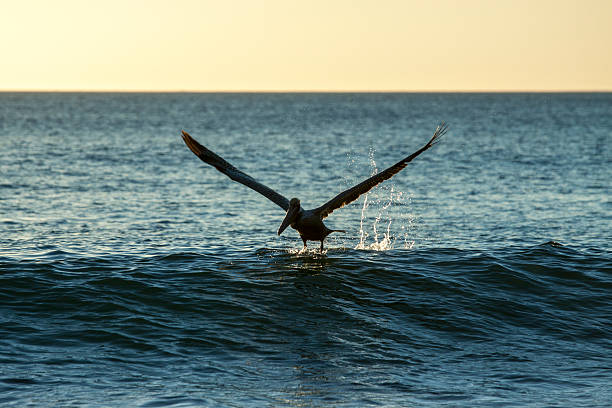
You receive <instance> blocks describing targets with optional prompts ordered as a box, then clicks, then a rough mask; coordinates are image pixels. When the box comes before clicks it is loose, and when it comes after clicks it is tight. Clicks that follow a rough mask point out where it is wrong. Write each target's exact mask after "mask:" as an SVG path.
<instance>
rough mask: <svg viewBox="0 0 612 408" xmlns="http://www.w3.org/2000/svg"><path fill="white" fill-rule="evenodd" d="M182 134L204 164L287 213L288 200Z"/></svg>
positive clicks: (186, 134) (188, 145) (184, 133)
mask: <svg viewBox="0 0 612 408" xmlns="http://www.w3.org/2000/svg"><path fill="white" fill-rule="evenodd" d="M182 133H183V141H184V142H185V144H186V145H187V147H189V149H190V150H191V151H192V152H193V153H194V154H195V155H196V156H198V157H199V158H200V160H202V161H203V162H204V163H207V164H210V165H211V166H213V167H215V168H216V169H217V170H219V171H220V172H221V173H223V174H225V175H226V176H228V177H229V178H231V179H232V180H234V181H237V182H238V183H241V184H244V185H245V186H247V187H249V188H251V189H253V190H255V191H257V192H258V193H260V194H261V195H263V196H264V197H266V198H268V199H269V200H271V201H272V202H274V203H275V204H277V205H278V206H279V207H281V208H282V209H283V210H285V211H287V209H288V208H289V200H287V198H285V197H284V196H282V195H281V194H279V193H277V192H276V191H274V190H272V189H271V188H270V187H268V186H265V185H263V184H261V183H260V182H258V181H257V180H255V179H254V178H253V177H251V176H249V175H248V174H246V173H244V172H242V171H240V170H238V169H237V168H236V167H234V166H232V165H231V164H230V163H228V162H227V161H225V160H224V159H223V158H222V157H221V156H219V155H217V154H215V153H214V152H212V151H210V150H209V149H207V148H206V147H204V146H202V145H201V144H199V143H198V142H197V141H196V140H195V139H194V138H193V137H191V136H190V135H189V133H187V132H185V131H184V130H183V131H182Z"/></svg>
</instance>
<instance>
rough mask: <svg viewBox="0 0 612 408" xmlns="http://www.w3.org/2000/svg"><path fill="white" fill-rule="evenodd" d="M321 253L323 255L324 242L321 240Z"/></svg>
mask: <svg viewBox="0 0 612 408" xmlns="http://www.w3.org/2000/svg"><path fill="white" fill-rule="evenodd" d="M321 253H323V240H321Z"/></svg>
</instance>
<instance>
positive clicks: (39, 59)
mask: <svg viewBox="0 0 612 408" xmlns="http://www.w3.org/2000/svg"><path fill="white" fill-rule="evenodd" d="M611 22H612V1H610V0H577V1H574V0H511V1H509V0H423V1H412V0H404V1H401V0H397V1H396V0H376V1H374V0H371V1H363V0H352V1H349V0H325V1H320V0H308V1H303V0H301V1H294V0H251V1H243V0H219V1H206V0H200V1H198V0H167V1H161V0H104V1H87V0H53V1H48V0H19V1H15V0H0V91H16V90H25V91H30V90H32V91H34V90H43V91H44V90H65V91H612V45H611V44H612V23H611Z"/></svg>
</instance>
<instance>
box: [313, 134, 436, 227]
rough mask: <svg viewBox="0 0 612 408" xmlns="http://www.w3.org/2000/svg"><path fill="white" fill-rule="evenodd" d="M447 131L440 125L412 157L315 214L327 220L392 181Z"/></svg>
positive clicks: (341, 194)
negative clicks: (384, 182) (329, 216)
mask: <svg viewBox="0 0 612 408" xmlns="http://www.w3.org/2000/svg"><path fill="white" fill-rule="evenodd" d="M447 130H448V126H447V125H446V123H444V122H442V123H440V125H438V127H437V128H436V131H435V132H434V135H433V137H432V138H431V140H430V141H429V142H427V144H426V145H425V146H423V147H421V148H420V149H419V150H417V151H416V152H414V153H412V154H411V155H410V156H408V157H406V158H405V159H403V160H401V161H400V162H398V163H396V164H395V165H393V166H391V167H389V168H388V169H387V170H385V171H383V172H380V173H378V174H376V175H374V176H372V177H370V178H369V179H367V180H366V181H364V182H362V183H360V184H357V185H356V186H355V187H353V188H350V189H348V190H346V191H343V192H341V193H340V194H338V195H337V196H336V197H334V198H332V199H331V200H329V201H328V202H326V203H325V204H323V205H322V206H321V207H319V208H316V209H315V210H314V212H315V213H317V214H319V215H320V216H321V218H325V217H327V216H328V215H329V214H331V213H332V212H333V211H334V210H336V209H338V208H341V207H343V206H344V205H346V204H348V203H351V202H353V201H355V200H356V199H357V198H359V196H360V195H362V194H364V193H367V192H368V191H370V190H371V189H372V188H373V187H375V186H377V185H378V184H380V183H382V182H383V181H385V180H387V179H390V178H391V177H393V176H394V175H395V174H397V173H399V171H400V170H402V169H403V168H404V167H406V165H408V163H409V162H410V161H412V159H414V158H415V157H417V156H418V155H419V154H421V153H423V152H424V151H425V150H427V149H429V148H430V147H431V146H433V145H435V144H436V143H437V142H438V141H439V140H440V138H441V137H442V136H443V135H444V134H445V133H446V131H447Z"/></svg>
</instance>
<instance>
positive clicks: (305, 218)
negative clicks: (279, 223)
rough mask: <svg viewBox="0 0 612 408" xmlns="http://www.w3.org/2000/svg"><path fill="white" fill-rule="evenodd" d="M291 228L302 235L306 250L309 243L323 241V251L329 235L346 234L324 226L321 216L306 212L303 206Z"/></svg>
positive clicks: (310, 211) (309, 211)
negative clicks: (334, 233)
mask: <svg viewBox="0 0 612 408" xmlns="http://www.w3.org/2000/svg"><path fill="white" fill-rule="evenodd" d="M298 205H299V203H298ZM290 226H291V228H293V229H294V230H296V231H297V232H298V233H299V234H300V238H302V241H303V242H304V248H306V242H307V241H321V250H323V241H324V240H325V238H326V237H327V236H328V235H329V234H331V233H332V232H344V231H343V230H332V229H329V228H327V227H326V226H325V224H323V220H322V219H321V216H320V215H318V214H317V213H315V212H314V211H313V210H304V209H303V208H302V207H301V206H300V207H299V209H298V210H297V214H296V216H295V219H294V221H293V222H292V223H291V224H290ZM281 232H282V231H281ZM279 235H280V233H279Z"/></svg>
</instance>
